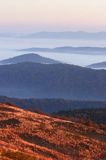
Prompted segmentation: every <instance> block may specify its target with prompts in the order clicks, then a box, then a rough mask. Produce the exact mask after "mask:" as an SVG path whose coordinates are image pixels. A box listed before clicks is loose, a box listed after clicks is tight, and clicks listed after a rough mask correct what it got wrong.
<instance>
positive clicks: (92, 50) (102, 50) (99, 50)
mask: <svg viewBox="0 0 106 160" xmlns="http://www.w3.org/2000/svg"><path fill="white" fill-rule="evenodd" d="M19 51H27V52H57V53H76V54H78V53H81V54H105V55H106V47H71V46H64V47H56V48H26V49H21V50H19Z"/></svg>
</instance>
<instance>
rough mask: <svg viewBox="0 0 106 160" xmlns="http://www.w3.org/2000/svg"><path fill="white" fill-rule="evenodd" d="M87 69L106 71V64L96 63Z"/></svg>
mask: <svg viewBox="0 0 106 160" xmlns="http://www.w3.org/2000/svg"><path fill="white" fill-rule="evenodd" d="M87 67H89V68H94V69H106V62H101V63H94V64H91V65H89V66H87Z"/></svg>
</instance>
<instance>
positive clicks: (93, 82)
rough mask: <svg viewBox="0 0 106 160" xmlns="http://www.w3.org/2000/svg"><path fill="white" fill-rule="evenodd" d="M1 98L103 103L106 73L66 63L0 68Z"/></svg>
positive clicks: (105, 90)
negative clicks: (59, 99)
mask: <svg viewBox="0 0 106 160" xmlns="http://www.w3.org/2000/svg"><path fill="white" fill-rule="evenodd" d="M0 95H5V96H10V97H19V98H64V99H73V100H76V99H78V100H98V101H99V100H100V101H101V100H106V71H104V70H98V71H96V70H92V69H88V68H83V67H78V66H74V65H67V64H36V63H20V64H14V65H5V66H4V65H3V66H0Z"/></svg>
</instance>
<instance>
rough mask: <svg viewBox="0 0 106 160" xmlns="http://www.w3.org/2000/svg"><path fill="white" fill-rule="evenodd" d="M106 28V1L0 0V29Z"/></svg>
mask: <svg viewBox="0 0 106 160" xmlns="http://www.w3.org/2000/svg"><path fill="white" fill-rule="evenodd" d="M48 30H49V31H66V30H73V31H76V30H84V31H106V0H0V31H19V32H23V31H48Z"/></svg>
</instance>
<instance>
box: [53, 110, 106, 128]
mask: <svg viewBox="0 0 106 160" xmlns="http://www.w3.org/2000/svg"><path fill="white" fill-rule="evenodd" d="M53 115H55V116H59V117H62V118H65V119H68V120H70V119H72V118H74V119H76V120H78V121H81V119H82V120H84V121H85V122H88V121H93V122H95V123H97V124H105V125H106V108H101V107H100V108H86V107H85V108H83V109H81V108H77V109H71V110H67V111H60V112H57V113H54V114H53Z"/></svg>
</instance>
